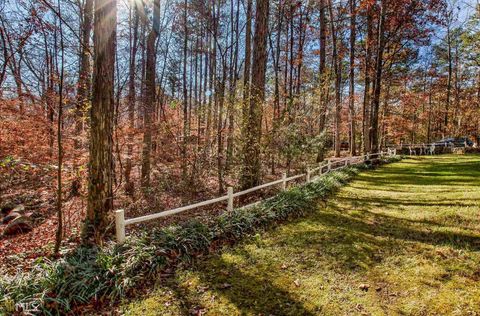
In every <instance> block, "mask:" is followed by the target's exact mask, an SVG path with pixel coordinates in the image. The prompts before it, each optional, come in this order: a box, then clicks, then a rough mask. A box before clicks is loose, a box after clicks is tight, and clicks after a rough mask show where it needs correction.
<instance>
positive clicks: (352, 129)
mask: <svg viewBox="0 0 480 316" xmlns="http://www.w3.org/2000/svg"><path fill="white" fill-rule="evenodd" d="M349 2H350V89H349V90H350V91H349V94H350V96H349V110H350V155H352V156H355V155H356V154H357V149H356V144H355V37H356V12H355V10H356V8H355V0H350V1H349Z"/></svg>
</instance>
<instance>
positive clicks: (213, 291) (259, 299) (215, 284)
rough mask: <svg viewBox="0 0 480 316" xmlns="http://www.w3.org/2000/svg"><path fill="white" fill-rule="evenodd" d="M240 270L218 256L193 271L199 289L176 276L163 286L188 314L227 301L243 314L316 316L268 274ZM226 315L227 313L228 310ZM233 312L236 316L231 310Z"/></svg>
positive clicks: (201, 263)
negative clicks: (215, 302) (211, 304)
mask: <svg viewBox="0 0 480 316" xmlns="http://www.w3.org/2000/svg"><path fill="white" fill-rule="evenodd" d="M236 254H237V255H238V254H242V255H243V256H244V257H248V256H249V255H248V254H247V253H246V252H245V251H243V253H242V251H236ZM239 267H240V266H239V265H238V264H236V263H234V262H227V261H226V260H225V259H224V258H223V257H222V256H221V255H219V254H217V255H214V256H213V257H210V258H209V260H208V261H204V262H200V263H199V264H198V266H196V267H195V268H191V269H189V271H190V272H191V273H193V274H194V276H195V277H198V279H199V285H197V286H196V287H194V288H192V286H189V284H188V283H190V282H187V284H185V280H183V281H182V280H181V279H179V277H178V276H172V277H171V278H169V279H168V280H165V281H166V282H165V283H166V284H162V285H164V286H167V287H168V288H169V289H170V290H171V292H172V293H173V295H174V296H175V299H176V301H177V302H179V303H180V305H181V312H182V314H184V315H189V314H190V315H192V314H194V315H203V314H202V313H203V312H205V311H208V310H209V306H208V305H209V304H208V302H209V301H211V302H212V303H213V301H218V300H219V299H223V300H225V299H226V300H227V301H228V303H230V304H233V305H234V306H235V307H236V309H237V310H238V311H239V314H240V315H252V314H253V315H306V316H313V315H316V314H314V313H312V312H310V311H308V310H307V309H306V308H305V307H304V305H303V304H302V303H301V302H300V301H299V300H298V299H296V298H294V297H293V295H292V294H291V293H289V292H288V291H286V290H284V289H282V288H280V287H279V286H276V285H275V284H274V283H273V282H272V279H271V278H270V277H269V276H268V275H264V274H262V273H260V274H257V275H252V274H250V273H247V272H244V271H242V270H241V268H239ZM162 282H163V281H162ZM207 291H208V292H209V295H210V297H209V298H207V299H205V298H204V299H203V300H202V299H201V296H202V295H204V293H206V292H207ZM230 304H227V305H230ZM231 308H232V306H230V307H227V306H225V307H224V309H231ZM222 312H223V313H225V311H224V310H222ZM229 312H230V313H232V311H231V310H230V311H229ZM236 312H237V311H236Z"/></svg>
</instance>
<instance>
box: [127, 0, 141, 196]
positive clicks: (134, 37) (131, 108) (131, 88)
mask: <svg viewBox="0 0 480 316" xmlns="http://www.w3.org/2000/svg"><path fill="white" fill-rule="evenodd" d="M132 5H133V27H132V28H133V29H132V28H131V31H133V34H131V35H130V61H129V70H128V77H129V78H128V127H129V129H130V132H129V133H128V143H127V159H126V163H125V191H126V192H127V194H128V195H130V196H132V195H133V193H134V190H135V186H134V184H133V181H132V179H131V178H130V174H131V171H132V168H133V165H132V155H133V141H134V139H133V135H134V130H135V100H136V92H135V59H136V56H137V50H138V25H139V12H138V11H139V10H138V7H137V2H136V1H134V2H133V4H132Z"/></svg>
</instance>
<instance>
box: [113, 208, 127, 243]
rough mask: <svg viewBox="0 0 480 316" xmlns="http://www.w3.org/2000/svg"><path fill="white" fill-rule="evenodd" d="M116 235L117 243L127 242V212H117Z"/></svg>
mask: <svg viewBox="0 0 480 316" xmlns="http://www.w3.org/2000/svg"><path fill="white" fill-rule="evenodd" d="M115 235H116V237H117V243H119V244H123V243H124V242H125V210H117V211H115Z"/></svg>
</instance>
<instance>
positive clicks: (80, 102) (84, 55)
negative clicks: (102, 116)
mask: <svg viewBox="0 0 480 316" xmlns="http://www.w3.org/2000/svg"><path fill="white" fill-rule="evenodd" d="M82 16H83V23H82V35H81V36H82V37H81V40H82V42H81V43H80V68H79V73H78V82H77V104H76V121H75V134H76V138H75V148H77V149H78V148H80V147H81V139H80V135H81V132H82V130H83V125H84V118H85V109H86V108H87V104H88V102H89V95H90V88H91V73H92V69H91V66H90V34H91V32H92V20H93V0H85V5H84V7H83V11H82Z"/></svg>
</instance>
